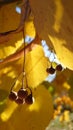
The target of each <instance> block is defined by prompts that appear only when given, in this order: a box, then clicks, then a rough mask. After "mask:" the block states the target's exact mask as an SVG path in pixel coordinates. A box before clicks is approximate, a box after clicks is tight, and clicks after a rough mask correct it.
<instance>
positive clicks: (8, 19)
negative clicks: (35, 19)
mask: <svg viewBox="0 0 73 130" xmlns="http://www.w3.org/2000/svg"><path fill="white" fill-rule="evenodd" d="M19 22H20V15H19V14H18V13H17V12H16V2H14V3H11V4H7V5H3V6H1V8H0V32H6V31H10V30H15V29H16V28H17V27H18V25H19Z"/></svg>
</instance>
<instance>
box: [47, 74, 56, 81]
mask: <svg viewBox="0 0 73 130" xmlns="http://www.w3.org/2000/svg"><path fill="white" fill-rule="evenodd" d="M55 77H56V72H55V73H54V74H49V75H48V77H47V78H46V79H45V81H48V82H49V83H51V82H52V81H53V80H54V79H55Z"/></svg>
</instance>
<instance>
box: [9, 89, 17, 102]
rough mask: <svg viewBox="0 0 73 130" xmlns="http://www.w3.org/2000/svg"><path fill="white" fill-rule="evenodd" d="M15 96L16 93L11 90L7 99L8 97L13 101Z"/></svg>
mask: <svg viewBox="0 0 73 130" xmlns="http://www.w3.org/2000/svg"><path fill="white" fill-rule="evenodd" d="M16 98H17V93H16V92H14V91H11V92H10V94H9V99H10V100H11V101H15V100H16Z"/></svg>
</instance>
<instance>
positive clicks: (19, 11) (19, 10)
mask: <svg viewBox="0 0 73 130" xmlns="http://www.w3.org/2000/svg"><path fill="white" fill-rule="evenodd" d="M15 10H16V12H17V13H19V14H21V8H20V7H18V6H16V9H15Z"/></svg>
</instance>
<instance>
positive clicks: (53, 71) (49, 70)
mask: <svg viewBox="0 0 73 130" xmlns="http://www.w3.org/2000/svg"><path fill="white" fill-rule="evenodd" d="M62 69H63V68H62V65H61V64H58V65H57V66H56V68H53V66H52V65H51V67H50V68H47V69H46V72H47V73H49V74H54V73H55V71H62Z"/></svg>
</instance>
